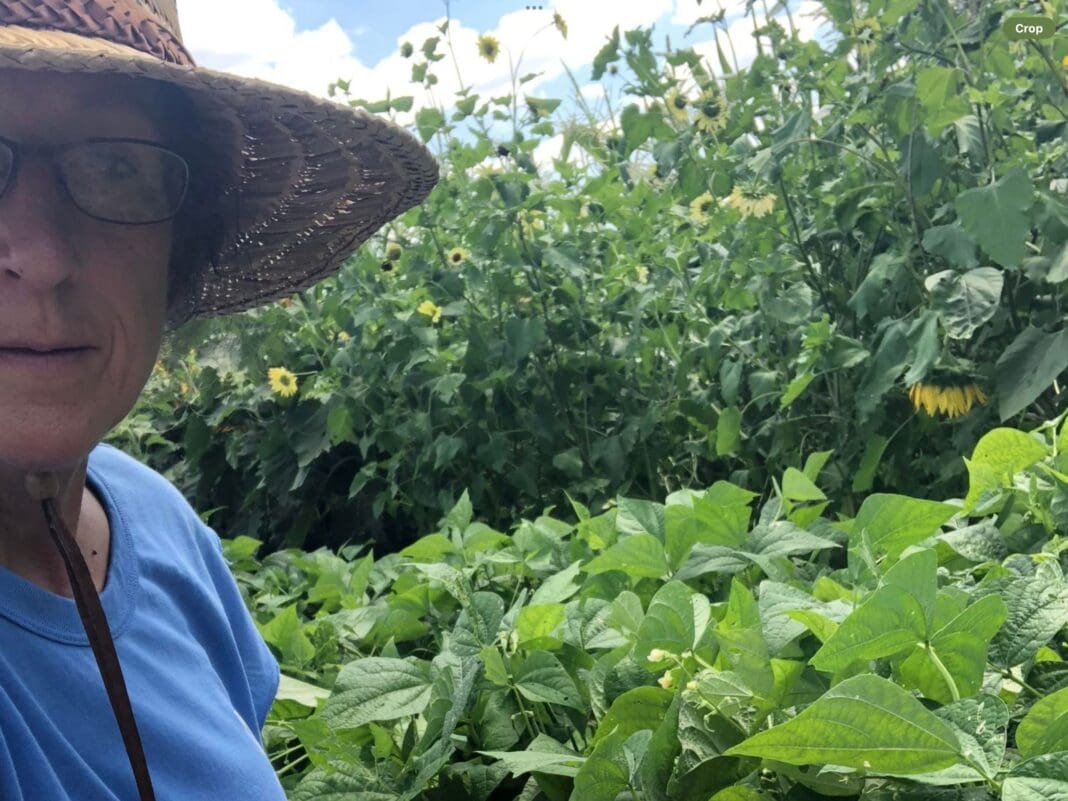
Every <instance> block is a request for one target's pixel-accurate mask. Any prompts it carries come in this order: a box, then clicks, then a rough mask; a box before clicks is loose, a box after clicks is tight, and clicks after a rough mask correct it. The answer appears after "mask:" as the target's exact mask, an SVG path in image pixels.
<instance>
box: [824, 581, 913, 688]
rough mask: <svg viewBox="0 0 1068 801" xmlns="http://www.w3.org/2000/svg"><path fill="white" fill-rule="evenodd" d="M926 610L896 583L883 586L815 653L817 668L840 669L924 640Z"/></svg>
mask: <svg viewBox="0 0 1068 801" xmlns="http://www.w3.org/2000/svg"><path fill="white" fill-rule="evenodd" d="M924 618H925V613H924V610H923V607H922V606H920V603H919V601H917V600H916V598H915V597H914V596H913V595H911V594H909V593H908V592H906V591H905V590H903V589H901V588H900V587H896V586H893V585H891V586H886V587H880V588H879V589H878V590H876V591H875V592H874V593H872V595H871V597H870V598H868V600H867V601H865V602H864V603H863V604H862V605H861V606H859V607H857V609H856V611H854V612H853V614H851V615H850V616H849V617H847V618H846V619H845V620H844V621H843V622H842V624H841V625H840V626H839V627H838V629H837V630H836V631H835V632H834V634H832V635H831V638H830V639H829V640H827V642H825V643H824V644H823V647H822V648H820V650H819V651H817V652H816V653H815V655H814V656H813V657H812V660H811V664H812V667H814V668H815V669H816V670H822V671H825V672H828V673H837V672H838V671H840V670H845V669H846V668H847V667H849V666H850V665H852V664H853V663H854V662H856V661H857V660H858V659H859V660H870V659H882V658H883V657H887V656H893V655H894V654H899V653H902V652H903V651H906V650H908V649H910V648H912V647H913V646H915V645H916V643H918V642H921V641H923V639H924V635H925V634H926V625H925V622H924Z"/></svg>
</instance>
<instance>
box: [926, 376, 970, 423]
mask: <svg viewBox="0 0 1068 801" xmlns="http://www.w3.org/2000/svg"><path fill="white" fill-rule="evenodd" d="M909 400H910V401H912V405H913V406H914V407H915V408H916V409H917V410H919V409H921V408H922V409H923V410H924V411H926V412H927V414H928V415H930V416H931V417H934V415H935V412H938V413H939V414H942V415H945V416H947V417H963V416H964V415H966V414H967V413H968V412H970V411H971V409H972V406H974V405H975V402H976V401H978V402H979V403H981V404H983V405H984V406H985V405H986V403H987V397H986V394H985V393H984V392H983V390H982V389H980V387H979V385H978V384H975V383H973V382H972V381H970V380H968V379H963V378H959V377H954V378H950V379H933V380H931V381H930V382H929V383H922V382H917V383H915V384H913V385H912V386H911V387H909Z"/></svg>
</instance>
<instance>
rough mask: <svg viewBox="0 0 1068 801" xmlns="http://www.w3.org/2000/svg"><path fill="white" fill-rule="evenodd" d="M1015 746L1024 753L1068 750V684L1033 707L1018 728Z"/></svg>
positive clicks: (1036, 754)
mask: <svg viewBox="0 0 1068 801" xmlns="http://www.w3.org/2000/svg"><path fill="white" fill-rule="evenodd" d="M1016 747H1017V748H1019V749H1020V753H1021V754H1022V755H1023V756H1025V757H1032V756H1038V755H1039V754H1049V753H1052V752H1054V751H1068V688H1065V689H1063V690H1059V691H1058V692H1055V693H1053V695H1049V696H1046V697H1045V698H1043V699H1041V700H1040V701H1039V702H1038V703H1036V704H1035V705H1034V706H1033V707H1031V711H1030V712H1028V713H1027V716H1026V717H1025V718H1024V719H1023V720H1021V721H1020V726H1019V728H1017V729H1016Z"/></svg>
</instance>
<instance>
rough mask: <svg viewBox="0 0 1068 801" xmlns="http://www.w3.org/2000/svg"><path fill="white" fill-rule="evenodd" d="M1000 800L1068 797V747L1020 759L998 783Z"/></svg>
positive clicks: (1044, 800) (1042, 800)
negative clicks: (999, 783)
mask: <svg viewBox="0 0 1068 801" xmlns="http://www.w3.org/2000/svg"><path fill="white" fill-rule="evenodd" d="M1001 799H1002V801H1068V751H1059V752H1057V753H1055V754H1043V755H1042V756H1038V757H1034V758H1033V759H1028V760H1027V761H1026V762H1021V763H1020V764H1019V765H1017V766H1016V767H1014V768H1013V769H1012V772H1010V773H1009V775H1008V776H1007V777H1006V778H1005V781H1004V783H1003V784H1002V785H1001Z"/></svg>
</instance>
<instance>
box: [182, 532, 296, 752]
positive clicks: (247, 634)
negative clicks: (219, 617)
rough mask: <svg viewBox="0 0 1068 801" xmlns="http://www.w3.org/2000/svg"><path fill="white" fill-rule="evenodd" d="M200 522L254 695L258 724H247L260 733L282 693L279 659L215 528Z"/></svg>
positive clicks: (252, 722)
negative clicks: (252, 611)
mask: <svg viewBox="0 0 1068 801" xmlns="http://www.w3.org/2000/svg"><path fill="white" fill-rule="evenodd" d="M198 523H199V525H200V527H201V529H202V531H201V533H202V534H204V536H205V538H206V539H207V540H208V541H209V542H210V543H211V547H210V548H209V549H208V550H209V553H208V554H206V559H207V562H208V569H209V571H210V572H211V579H212V582H213V583H214V584H215V588H216V591H217V592H218V594H219V599H220V600H221V601H222V605H223V609H224V611H225V612H226V617H227V619H228V620H229V621H230V626H231V628H232V629H233V633H234V640H235V641H236V642H237V646H238V649H239V650H240V652H241V659H242V661H243V663H244V668H245V674H246V675H247V676H248V682H249V689H250V690H251V692H252V700H253V705H254V707H255V715H256V718H255V720H254V721H246V722H247V723H248V724H249V727H250V728H253V731H255V732H257V733H259V732H260V731H262V730H263V725H264V722H265V721H266V720H267V713H268V712H269V711H270V709H271V704H273V703H274V698H275V695H277V693H278V683H279V681H280V680H281V670H280V668H279V665H278V660H277V659H275V657H274V654H272V653H271V649H270V648H269V647H268V646H267V643H266V642H265V641H264V639H263V635H261V634H260V632H259V630H258V629H257V628H256V624H255V623H254V622H253V620H252V615H251V614H250V613H249V610H248V607H247V606H245V601H244V599H243V598H242V597H241V591H240V589H238V586H237V581H236V580H235V579H234V576H233V573H232V572H231V571H230V566H229V565H228V564H227V562H226V558H225V556H224V555H223V550H222V541H221V540H220V538H219V535H218V534H217V533H216V532H215V530H214V529H212V528H211V527H209V526H207V525H206V524H204V523H203V522H200V521H199V519H198Z"/></svg>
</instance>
